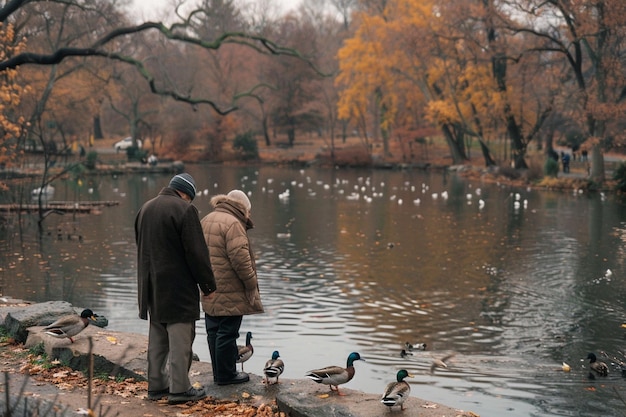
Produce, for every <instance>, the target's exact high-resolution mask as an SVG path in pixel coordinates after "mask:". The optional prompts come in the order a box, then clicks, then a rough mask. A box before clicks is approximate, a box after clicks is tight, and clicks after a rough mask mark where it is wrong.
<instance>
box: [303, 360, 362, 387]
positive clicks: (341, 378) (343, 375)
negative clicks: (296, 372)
mask: <svg viewBox="0 0 626 417" xmlns="http://www.w3.org/2000/svg"><path fill="white" fill-rule="evenodd" d="M358 360H362V361H364V360H365V359H362V358H361V355H359V354H358V353H357V352H352V353H351V354H350V355H348V360H347V363H346V367H345V368H342V367H341V366H327V367H325V368H320V369H314V370H312V371H309V372H307V373H306V374H305V376H306V377H307V378H311V379H312V380H313V381H315V382H317V383H318V384H326V385H328V386H329V387H330V390H331V391H336V392H337V395H344V394H342V393H341V392H339V385H341V384H345V383H346V382H348V381H350V380H351V379H352V378H354V373H355V370H354V361H358ZM333 387H335V388H333Z"/></svg>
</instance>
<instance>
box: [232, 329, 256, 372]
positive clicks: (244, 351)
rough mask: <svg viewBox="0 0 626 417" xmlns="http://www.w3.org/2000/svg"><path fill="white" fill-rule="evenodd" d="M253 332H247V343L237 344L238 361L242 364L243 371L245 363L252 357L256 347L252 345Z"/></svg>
mask: <svg viewBox="0 0 626 417" xmlns="http://www.w3.org/2000/svg"><path fill="white" fill-rule="evenodd" d="M251 340H252V332H248V333H246V345H245V346H237V349H238V352H239V354H238V355H237V360H236V361H235V362H236V363H240V364H241V371H242V372H243V363H244V362H245V361H247V360H248V359H250V358H251V357H252V354H253V353H254V348H253V347H252V342H250V341H251Z"/></svg>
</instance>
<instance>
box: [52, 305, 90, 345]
mask: <svg viewBox="0 0 626 417" xmlns="http://www.w3.org/2000/svg"><path fill="white" fill-rule="evenodd" d="M90 320H94V321H95V320H96V315H95V314H94V313H93V311H91V310H90V309H88V308H87V309H85V310H83V311H82V312H81V313H80V316H79V315H77V314H69V315H67V316H63V317H61V318H59V319H58V320H55V321H54V322H53V323H51V324H49V325H47V326H46V327H44V328H43V330H44V333H45V334H47V335H49V336H52V337H56V338H59V339H70V342H72V343H74V339H73V337H74V336H76V335H77V334H78V333H80V332H82V331H83V330H85V329H86V328H87V326H89V321H90Z"/></svg>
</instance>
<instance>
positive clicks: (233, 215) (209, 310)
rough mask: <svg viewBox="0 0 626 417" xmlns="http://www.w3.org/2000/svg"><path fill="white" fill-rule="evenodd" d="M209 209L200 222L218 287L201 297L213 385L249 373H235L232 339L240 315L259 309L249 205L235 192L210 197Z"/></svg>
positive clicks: (245, 378)
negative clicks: (249, 235) (210, 208)
mask: <svg viewBox="0 0 626 417" xmlns="http://www.w3.org/2000/svg"><path fill="white" fill-rule="evenodd" d="M211 205H212V206H213V208H214V210H213V211H212V212H211V213H209V214H207V215H206V216H205V217H204V218H203V219H202V221H201V223H202V231H203V232H204V238H205V240H206V243H207V245H208V247H209V254H210V257H211V266H212V267H213V273H214V274H215V280H216V282H217V291H215V294H214V295H211V296H210V297H203V299H202V308H203V309H204V321H205V326H206V332H207V342H208V344H209V352H210V353H211V365H212V366H213V379H214V381H215V383H216V384H217V385H230V384H240V383H243V382H247V381H248V380H249V379H250V377H249V376H248V374H247V373H245V372H237V364H236V360H237V356H238V348H237V338H238V337H239V328H240V327H241V322H242V320H243V316H244V315H248V314H257V313H262V312H263V305H262V304H261V296H260V294H259V286H258V280H257V272H256V264H255V260H254V254H253V253H252V248H251V247H250V240H249V238H248V232H247V231H248V230H249V229H252V228H253V227H254V224H253V223H252V220H251V219H250V210H251V208H252V205H251V204H250V200H249V199H248V196H247V195H246V194H245V193H244V192H243V191H240V190H233V191H231V192H229V193H228V194H227V195H223V194H222V195H216V196H214V197H213V198H211Z"/></svg>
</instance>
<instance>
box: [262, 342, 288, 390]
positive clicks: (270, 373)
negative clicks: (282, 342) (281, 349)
mask: <svg viewBox="0 0 626 417" xmlns="http://www.w3.org/2000/svg"><path fill="white" fill-rule="evenodd" d="M284 370H285V363H284V362H283V360H282V359H280V353H278V351H277V350H275V351H274V353H272V359H270V360H268V361H267V362H265V366H264V367H263V374H264V375H265V379H264V381H263V382H266V383H267V384H268V385H271V383H270V379H275V380H276V382H274V384H278V377H279V376H280V375H281V374H282V373H283V371H284Z"/></svg>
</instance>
